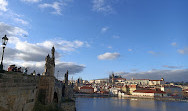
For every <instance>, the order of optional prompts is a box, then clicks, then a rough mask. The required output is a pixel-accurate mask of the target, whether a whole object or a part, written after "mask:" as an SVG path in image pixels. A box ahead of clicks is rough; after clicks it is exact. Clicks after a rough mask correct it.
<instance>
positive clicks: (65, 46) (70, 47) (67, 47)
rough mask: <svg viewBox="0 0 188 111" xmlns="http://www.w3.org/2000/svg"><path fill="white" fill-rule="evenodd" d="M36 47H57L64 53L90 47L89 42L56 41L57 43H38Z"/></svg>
mask: <svg viewBox="0 0 188 111" xmlns="http://www.w3.org/2000/svg"><path fill="white" fill-rule="evenodd" d="M36 45H39V46H43V47H46V48H51V47H52V46H55V47H56V48H58V49H60V50H62V51H74V50H75V49H77V48H80V47H88V45H89V44H88V43H87V42H83V41H79V40H75V41H67V40H61V39H60V40H55V41H49V40H48V41H44V42H42V43H37V44H36Z"/></svg>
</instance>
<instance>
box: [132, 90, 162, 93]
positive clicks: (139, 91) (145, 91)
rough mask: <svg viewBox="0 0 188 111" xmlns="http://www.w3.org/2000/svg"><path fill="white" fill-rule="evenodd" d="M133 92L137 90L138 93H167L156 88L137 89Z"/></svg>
mask: <svg viewBox="0 0 188 111" xmlns="http://www.w3.org/2000/svg"><path fill="white" fill-rule="evenodd" d="M133 92H137V93H165V92H164V91H155V90H135V91H133Z"/></svg>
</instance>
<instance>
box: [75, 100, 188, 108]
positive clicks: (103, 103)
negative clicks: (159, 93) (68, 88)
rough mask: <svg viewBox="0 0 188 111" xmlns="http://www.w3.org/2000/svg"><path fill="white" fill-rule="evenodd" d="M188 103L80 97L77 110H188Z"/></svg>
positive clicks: (77, 101)
mask: <svg viewBox="0 0 188 111" xmlns="http://www.w3.org/2000/svg"><path fill="white" fill-rule="evenodd" d="M187 108H188V103H187V102H182V101H158V100H154V99H133V98H118V97H78V98H76V110H77V111H187Z"/></svg>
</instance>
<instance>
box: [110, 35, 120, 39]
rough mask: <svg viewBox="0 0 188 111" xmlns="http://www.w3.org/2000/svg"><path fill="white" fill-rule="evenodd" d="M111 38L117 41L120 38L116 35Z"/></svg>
mask: <svg viewBox="0 0 188 111" xmlns="http://www.w3.org/2000/svg"><path fill="white" fill-rule="evenodd" d="M112 38H114V39H119V38H120V36H118V35H113V36H112Z"/></svg>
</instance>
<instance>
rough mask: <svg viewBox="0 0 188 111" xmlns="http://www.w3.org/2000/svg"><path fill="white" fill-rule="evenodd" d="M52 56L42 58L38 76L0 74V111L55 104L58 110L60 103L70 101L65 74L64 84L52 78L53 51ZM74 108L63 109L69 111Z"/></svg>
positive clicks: (29, 108)
mask: <svg viewBox="0 0 188 111" xmlns="http://www.w3.org/2000/svg"><path fill="white" fill-rule="evenodd" d="M51 52H52V54H51V55H52V57H50V56H49V55H48V56H47V57H46V64H45V71H44V73H43V74H42V75H41V76H36V75H27V74H23V73H20V72H4V73H0V111H33V109H34V107H36V104H37V103H38V102H40V103H41V104H42V105H44V106H45V105H51V104H57V106H58V107H61V105H62V101H64V100H72V97H73V89H72V87H71V85H69V84H68V71H67V73H66V74H65V81H64V83H63V82H62V81H59V80H57V79H56V78H55V77H54V71H55V55H54V54H55V48H54V47H53V48H52V50H51ZM73 106H74V105H71V107H72V108H70V106H65V105H64V107H65V108H66V109H67V110H70V111H73V110H75V108H74V107H73Z"/></svg>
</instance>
